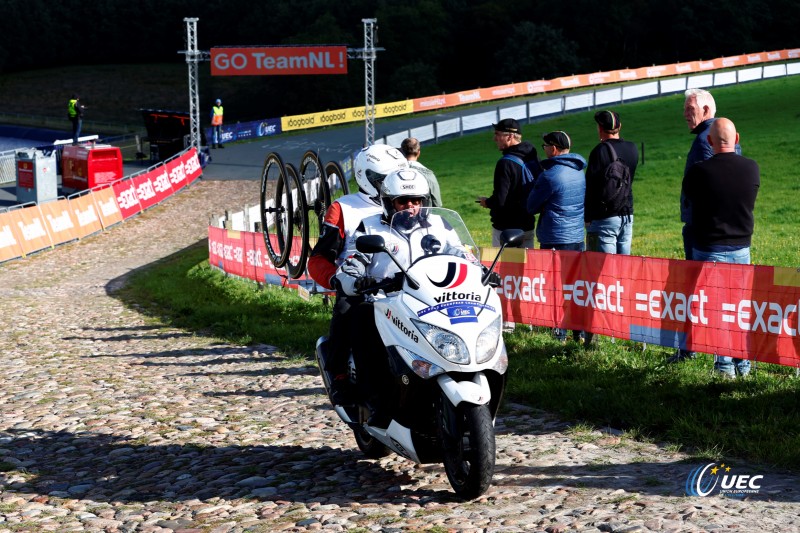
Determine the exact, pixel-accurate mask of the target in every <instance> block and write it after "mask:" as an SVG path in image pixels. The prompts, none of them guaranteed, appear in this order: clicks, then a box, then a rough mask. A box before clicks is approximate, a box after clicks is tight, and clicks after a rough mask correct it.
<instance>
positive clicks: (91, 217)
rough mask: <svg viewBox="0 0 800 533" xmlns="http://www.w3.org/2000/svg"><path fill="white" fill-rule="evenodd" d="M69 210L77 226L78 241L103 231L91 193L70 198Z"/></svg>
mask: <svg viewBox="0 0 800 533" xmlns="http://www.w3.org/2000/svg"><path fill="white" fill-rule="evenodd" d="M69 208H70V210H71V212H72V214H73V215H74V217H75V221H76V223H77V225H78V227H77V234H78V238H79V239H82V238H83V237H86V236H87V235H91V234H93V233H97V232H98V231H102V230H103V223H102V222H101V220H100V215H99V214H98V213H97V206H96V205H95V203H94V198H93V197H92V194H91V193H90V194H83V195H81V196H77V197H75V198H70V200H69Z"/></svg>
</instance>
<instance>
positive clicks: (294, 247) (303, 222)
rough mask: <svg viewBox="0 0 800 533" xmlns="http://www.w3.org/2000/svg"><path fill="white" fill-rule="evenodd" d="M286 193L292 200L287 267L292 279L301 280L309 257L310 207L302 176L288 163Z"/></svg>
mask: <svg viewBox="0 0 800 533" xmlns="http://www.w3.org/2000/svg"><path fill="white" fill-rule="evenodd" d="M286 191H287V196H288V197H290V198H291V199H292V203H291V206H292V209H291V217H290V218H291V220H292V231H291V234H290V235H289V246H288V248H289V254H288V255H287V257H286V263H285V266H286V270H287V271H288V272H289V277H290V278H299V277H300V276H302V275H303V271H304V270H305V268H306V258H307V257H308V207H307V206H306V195H305V193H304V192H303V186H302V183H301V182H300V174H299V173H298V172H297V168H296V167H295V166H294V165H293V164H291V163H286Z"/></svg>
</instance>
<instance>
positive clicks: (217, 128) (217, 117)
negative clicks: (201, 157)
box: [211, 98, 225, 148]
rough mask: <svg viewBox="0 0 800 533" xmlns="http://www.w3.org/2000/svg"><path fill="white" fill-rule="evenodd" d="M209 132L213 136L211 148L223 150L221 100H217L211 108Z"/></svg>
mask: <svg viewBox="0 0 800 533" xmlns="http://www.w3.org/2000/svg"><path fill="white" fill-rule="evenodd" d="M211 130H212V132H213V135H214V138H213V139H212V141H213V142H212V144H211V148H225V147H224V146H222V100H220V99H219V98H217V99H216V101H215V102H214V107H212V108H211Z"/></svg>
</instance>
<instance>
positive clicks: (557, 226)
mask: <svg viewBox="0 0 800 533" xmlns="http://www.w3.org/2000/svg"><path fill="white" fill-rule="evenodd" d="M542 140H543V141H544V144H543V145H542V150H543V151H544V153H545V155H546V156H547V159H545V160H543V161H542V162H541V166H542V172H541V174H539V177H538V178H536V183H535V184H534V186H533V190H532V191H531V193H530V196H529V197H528V202H527V209H528V212H529V213H530V214H531V215H535V214H539V223H538V224H537V225H536V238H537V239H538V240H539V247H540V248H542V249H550V250H576V251H579V252H582V251H583V248H584V244H583V239H584V236H583V227H584V217H583V204H584V199H585V196H586V177H585V176H584V174H583V170H584V169H585V168H586V160H585V159H584V158H583V157H582V156H581V155H580V154H573V153H570V147H571V146H572V141H571V140H570V138H569V135H567V134H566V132H563V131H551V132H550V133H547V134H545V135H544V136H543V137H542ZM554 333H555V336H556V338H557V339H559V340H561V341H564V340H566V337H567V333H566V331H564V330H562V329H558V328H556V330H555V331H554ZM573 337H574V338H575V340H576V341H577V340H580V332H578V331H573Z"/></svg>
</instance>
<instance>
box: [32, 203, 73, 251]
mask: <svg viewBox="0 0 800 533" xmlns="http://www.w3.org/2000/svg"><path fill="white" fill-rule="evenodd" d="M39 208H40V209H41V211H42V217H43V218H44V220H45V221H46V222H47V231H48V233H50V238H51V239H52V242H53V245H57V244H63V243H65V242H69V241H74V240H75V239H77V238H78V237H80V235H79V234H78V231H77V226H78V221H77V220H76V219H75V218H73V216H72V213H71V211H70V205H69V200H66V199H65V200H59V201H57V202H47V203H45V204H41V205H40V206H39Z"/></svg>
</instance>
